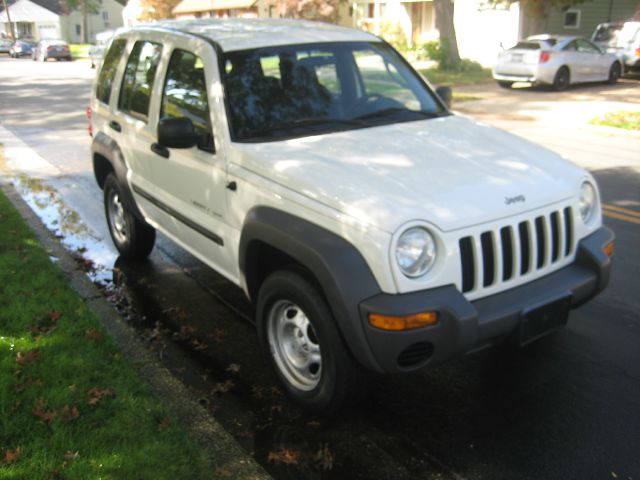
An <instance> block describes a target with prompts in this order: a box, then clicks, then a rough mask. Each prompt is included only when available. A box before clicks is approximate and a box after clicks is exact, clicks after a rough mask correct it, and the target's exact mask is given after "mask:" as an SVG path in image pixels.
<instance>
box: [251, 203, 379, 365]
mask: <svg viewBox="0 0 640 480" xmlns="http://www.w3.org/2000/svg"><path fill="white" fill-rule="evenodd" d="M259 244H267V245H268V246H270V247H272V248H275V249H277V250H280V251H281V252H284V253H285V254H287V255H288V256H289V257H291V258H293V259H294V260H296V261H297V262H298V263H300V264H301V265H304V267H306V268H307V269H308V270H309V271H310V272H311V273H312V274H313V275H314V276H315V279H316V280H317V282H318V283H319V285H320V287H321V288H322V291H323V293H324V295H325V297H326V299H327V302H328V304H329V307H330V308H331V311H332V313H333V315H334V317H335V319H336V322H337V325H338V328H339V329H340V332H341V333H342V336H343V338H344V339H345V341H346V343H347V345H348V347H349V349H350V350H351V353H352V354H353V355H354V357H355V358H356V360H358V361H359V362H360V363H361V364H362V365H363V366H365V367H368V368H370V369H372V370H375V371H380V366H379V365H378V363H377V361H376V360H375V359H374V357H373V355H372V354H371V349H370V348H369V345H368V341H367V338H366V336H365V333H364V329H363V325H362V321H361V317H360V309H359V304H360V302H362V301H363V300H365V299H367V298H369V297H372V296H374V295H377V294H379V293H380V287H379V286H378V282H377V281H376V279H375V277H374V276H373V273H372V272H371V269H370V268H369V266H368V265H367V262H366V261H365V260H364V258H363V257H362V255H361V254H360V252H359V251H358V250H357V249H356V248H355V247H354V246H353V245H351V244H350V243H349V242H347V241H346V240H345V239H344V238H341V237H339V236H338V235H336V234H334V233H332V232H330V231H328V230H325V229H324V228H322V227H319V226H318V225H314V224H313V223H310V222H308V221H306V220H303V219H301V218H299V217H296V216H293V215H290V214H288V213H286V212H283V211H280V210H276V209H274V208H270V207H255V208H253V209H252V210H251V211H250V212H249V214H248V215H247V217H246V219H245V222H244V226H243V228H242V234H241V237H240V258H239V262H240V272H241V275H243V276H244V279H245V281H246V284H247V287H248V291H249V295H250V296H251V297H252V300H253V301H254V302H255V300H256V298H255V297H256V296H257V284H258V283H259V281H260V271H259V269H258V268H257V265H258V264H259V262H260V261H261V259H260V258H259V256H260V248H258V247H257V245H259Z"/></svg>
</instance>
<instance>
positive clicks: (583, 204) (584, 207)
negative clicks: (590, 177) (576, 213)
mask: <svg viewBox="0 0 640 480" xmlns="http://www.w3.org/2000/svg"><path fill="white" fill-rule="evenodd" d="M596 200H597V194H596V189H595V188H594V186H593V185H591V184H590V183H589V182H584V183H583V184H582V186H581V187H580V216H581V217H582V221H583V222H584V223H588V222H589V220H591V218H592V217H593V212H594V211H595V209H596V203H597V202H596Z"/></svg>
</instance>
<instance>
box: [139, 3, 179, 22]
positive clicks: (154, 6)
mask: <svg viewBox="0 0 640 480" xmlns="http://www.w3.org/2000/svg"><path fill="white" fill-rule="evenodd" d="M178 3H180V0H141V1H140V6H141V7H142V14H141V15H140V18H138V20H140V21H143V22H152V21H154V20H165V19H167V18H173V9H174V8H175V7H176V5H178Z"/></svg>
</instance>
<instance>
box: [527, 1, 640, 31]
mask: <svg viewBox="0 0 640 480" xmlns="http://www.w3.org/2000/svg"><path fill="white" fill-rule="evenodd" d="M637 12H640V1H639V0H585V1H584V2H581V3H578V4H576V5H574V6H572V7H569V8H558V7H555V8H553V9H551V11H550V12H549V13H548V14H547V15H546V17H545V18H543V19H540V20H537V21H536V19H534V18H531V17H529V16H527V13H526V11H525V9H523V19H522V26H521V31H522V37H526V36H528V35H533V34H536V33H553V34H557V35H579V36H582V37H587V38H589V37H591V34H592V33H593V32H594V31H595V29H596V27H597V26H598V24H600V23H605V22H621V21H625V20H631V19H632V18H633V17H634V14H636V13H637Z"/></svg>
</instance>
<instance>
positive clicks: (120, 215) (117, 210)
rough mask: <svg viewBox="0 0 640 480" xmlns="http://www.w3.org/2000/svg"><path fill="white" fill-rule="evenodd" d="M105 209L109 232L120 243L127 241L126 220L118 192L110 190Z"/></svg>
mask: <svg viewBox="0 0 640 480" xmlns="http://www.w3.org/2000/svg"><path fill="white" fill-rule="evenodd" d="M107 211H108V212H109V225H110V226H111V233H112V234H113V236H114V238H115V239H116V242H118V243H119V244H120V245H123V244H125V243H127V240H128V239H129V232H128V230H127V222H126V220H125V218H124V207H123V206H122V202H120V197H119V196H118V192H116V191H115V190H111V191H110V192H109V195H108V197H107Z"/></svg>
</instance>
